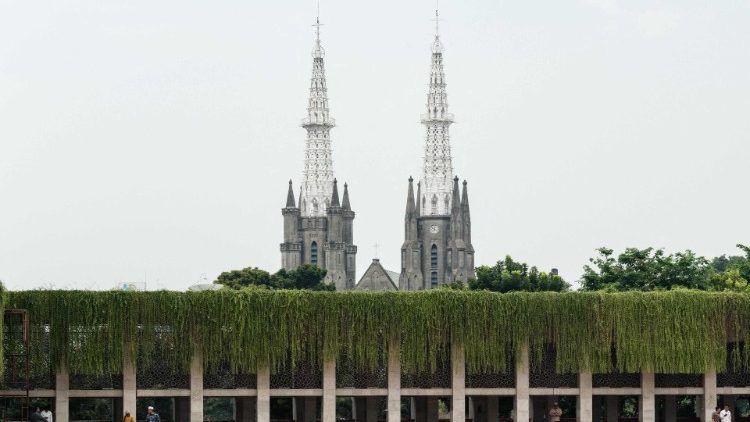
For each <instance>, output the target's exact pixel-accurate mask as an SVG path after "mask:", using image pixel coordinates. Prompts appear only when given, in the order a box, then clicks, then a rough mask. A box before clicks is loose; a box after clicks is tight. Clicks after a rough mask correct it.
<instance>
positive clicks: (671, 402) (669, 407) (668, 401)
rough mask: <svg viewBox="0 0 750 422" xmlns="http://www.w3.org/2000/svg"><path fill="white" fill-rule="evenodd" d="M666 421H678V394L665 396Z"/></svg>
mask: <svg viewBox="0 0 750 422" xmlns="http://www.w3.org/2000/svg"><path fill="white" fill-rule="evenodd" d="M664 421H665V422H677V396H673V395H669V396H665V397H664Z"/></svg>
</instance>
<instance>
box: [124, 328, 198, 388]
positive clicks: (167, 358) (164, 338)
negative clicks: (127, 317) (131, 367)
mask: <svg viewBox="0 0 750 422" xmlns="http://www.w3.org/2000/svg"><path fill="white" fill-rule="evenodd" d="M156 330H157V335H156V336H155V342H154V345H153V346H154V347H153V350H152V351H151V352H150V357H149V359H146V358H145V353H146V352H144V351H143V349H139V350H138V357H137V359H136V386H137V388H143V389H167V388H190V374H189V371H187V370H186V369H181V368H178V366H177V364H176V362H175V359H174V350H175V344H176V342H177V341H180V340H178V339H176V338H175V336H174V334H173V333H172V331H171V330H170V329H169V327H159V328H157V329H156ZM182 341H185V339H182Z"/></svg>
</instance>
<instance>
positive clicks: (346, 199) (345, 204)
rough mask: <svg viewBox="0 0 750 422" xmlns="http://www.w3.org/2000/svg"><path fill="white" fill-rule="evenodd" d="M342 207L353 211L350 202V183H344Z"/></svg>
mask: <svg viewBox="0 0 750 422" xmlns="http://www.w3.org/2000/svg"><path fill="white" fill-rule="evenodd" d="M341 208H343V209H345V210H347V211H351V210H352V206H351V205H350V204H349V185H348V184H346V183H344V199H343V200H342V204H341Z"/></svg>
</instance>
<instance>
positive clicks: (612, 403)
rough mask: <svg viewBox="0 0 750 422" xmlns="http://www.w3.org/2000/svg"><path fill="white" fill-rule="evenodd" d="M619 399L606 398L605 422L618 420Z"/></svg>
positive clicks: (616, 397)
mask: <svg viewBox="0 0 750 422" xmlns="http://www.w3.org/2000/svg"><path fill="white" fill-rule="evenodd" d="M619 407H620V398H619V397H618V396H607V422H617V421H618V420H619V419H620V409H619Z"/></svg>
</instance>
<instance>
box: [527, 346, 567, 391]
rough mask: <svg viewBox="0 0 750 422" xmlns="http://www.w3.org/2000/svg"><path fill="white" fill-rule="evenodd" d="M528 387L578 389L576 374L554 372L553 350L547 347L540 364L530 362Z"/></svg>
mask: <svg viewBox="0 0 750 422" xmlns="http://www.w3.org/2000/svg"><path fill="white" fill-rule="evenodd" d="M529 386H530V387H532V388H560V387H571V388H575V387H578V374H558V373H556V372H555V348H554V347H552V346H548V347H547V348H546V349H545V350H544V353H543V354H542V361H541V363H535V362H531V371H530V373H529Z"/></svg>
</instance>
